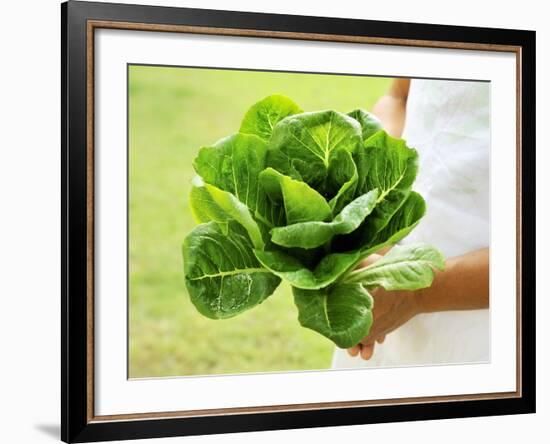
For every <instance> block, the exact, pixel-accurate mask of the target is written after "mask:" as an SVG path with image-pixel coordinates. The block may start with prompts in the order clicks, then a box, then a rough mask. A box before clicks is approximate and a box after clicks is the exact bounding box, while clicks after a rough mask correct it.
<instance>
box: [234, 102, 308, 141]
mask: <svg viewBox="0 0 550 444" xmlns="http://www.w3.org/2000/svg"><path fill="white" fill-rule="evenodd" d="M301 112H302V110H301V109H300V107H299V106H298V105H296V104H295V103H294V102H293V101H292V100H290V99H289V98H288V97H285V96H282V95H279V94H274V95H271V96H268V97H266V98H265V99H263V100H260V101H259V102H257V103H255V104H254V105H252V107H251V108H250V109H249V110H248V111H247V112H246V114H245V115H244V118H243V121H242V123H241V128H240V130H239V132H241V133H246V134H254V135H256V136H258V137H260V138H261V139H263V140H265V141H268V140H269V139H270V138H271V133H273V128H274V127H275V125H276V124H277V123H279V121H281V120H282V119H284V118H285V117H288V116H291V115H293V114H298V113H301Z"/></svg>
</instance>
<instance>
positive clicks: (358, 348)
mask: <svg viewBox="0 0 550 444" xmlns="http://www.w3.org/2000/svg"><path fill="white" fill-rule="evenodd" d="M360 351H361V346H360V345H359V344H357V345H354V346H353V347H351V348H348V354H349V355H350V356H351V357H353V358H354V357H355V356H357V355H358V354H359V352H360Z"/></svg>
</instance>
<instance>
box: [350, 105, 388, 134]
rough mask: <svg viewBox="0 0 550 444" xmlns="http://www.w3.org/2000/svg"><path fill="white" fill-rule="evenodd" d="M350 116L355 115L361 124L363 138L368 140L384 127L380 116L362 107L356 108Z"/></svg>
mask: <svg viewBox="0 0 550 444" xmlns="http://www.w3.org/2000/svg"><path fill="white" fill-rule="evenodd" d="M348 116H350V117H353V118H354V119H355V120H357V121H358V122H359V124H360V125H361V135H362V136H363V140H367V139H368V138H369V137H370V136H372V135H373V134H374V133H377V132H378V131H380V130H381V129H382V123H381V122H380V120H378V118H377V117H376V116H375V115H374V114H371V113H369V112H367V111H363V110H362V109H356V110H354V111H352V112H350V113H348Z"/></svg>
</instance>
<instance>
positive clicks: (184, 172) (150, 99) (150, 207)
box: [129, 66, 390, 378]
mask: <svg viewBox="0 0 550 444" xmlns="http://www.w3.org/2000/svg"><path fill="white" fill-rule="evenodd" d="M389 82H390V80H389V79H385V78H371V77H358V76H335V75H319V74H290V73H270V72H251V71H231V70H214V69H192V68H171V67H154V66H130V67H129V126H130V128H129V181H130V182H129V259H130V270H129V272H130V276H129V285H130V288H129V302H130V307H129V347H130V350H129V376H130V377H131V378H138V377H158V376H176V375H178V376H183V375H205V374H219V373H244V372H267V371H288V370H307V369H322V368H327V367H329V366H330V363H331V357H332V352H333V349H334V346H333V344H332V343H331V342H329V341H328V340H327V339H325V338H323V337H322V336H320V335H318V334H317V333H315V332H313V331H311V330H308V329H305V328H302V327H300V325H299V324H298V320H297V311H296V309H295V307H294V304H293V301H292V294H291V292H290V290H289V288H288V287H287V286H286V285H282V286H281V287H280V288H279V289H278V290H277V291H276V293H275V294H274V295H273V296H271V297H270V298H269V299H267V300H266V301H265V302H264V303H263V304H262V305H260V306H258V307H256V308H254V309H252V310H250V311H248V312H246V313H244V314H242V315H240V316H238V317H236V318H232V319H228V320H219V321H214V320H210V319H207V318H204V317H202V316H201V315H199V313H198V312H197V311H196V310H195V308H194V306H193V305H192V304H191V302H190V301H189V298H188V295H187V292H186V289H185V283H184V275H183V264H182V257H181V244H182V241H183V239H184V237H185V235H186V234H187V233H188V232H189V231H190V230H191V229H192V228H193V227H194V225H195V222H194V221H193V219H192V216H191V213H190V210H189V206H188V194H189V189H190V181H191V179H192V177H193V175H194V172H193V168H192V160H193V158H194V157H195V155H196V154H197V151H198V149H199V148H200V147H201V146H204V145H208V144H212V143H214V142H215V141H216V140H218V139H219V138H221V137H224V136H227V135H230V134H232V133H234V132H236V131H237V130H238V128H239V126H240V121H241V118H242V117H243V115H244V113H245V111H246V110H247V109H248V107H249V106H251V105H252V104H253V103H255V102H256V101H258V100H260V99H262V98H263V97H265V96H267V95H270V94H274V93H280V94H285V95H287V96H289V97H290V98H292V99H293V100H294V101H296V102H297V103H298V104H299V105H300V106H301V107H302V108H303V109H304V110H306V111H313V110H319V109H327V108H332V109H336V110H339V111H343V112H347V111H351V110H352V109H355V108H358V107H362V108H365V109H370V108H371V107H372V105H373V104H374V103H375V101H376V100H377V98H378V97H379V96H380V95H381V94H383V92H384V91H385V90H386V88H387V87H388V85H389Z"/></svg>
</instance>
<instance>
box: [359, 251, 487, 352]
mask: <svg viewBox="0 0 550 444" xmlns="http://www.w3.org/2000/svg"><path fill="white" fill-rule="evenodd" d="M380 257H381V256H378V255H372V256H369V257H368V258H367V260H365V261H364V262H363V263H361V264H360V265H359V266H360V267H365V266H367V265H370V264H371V263H373V262H375V261H376V260H378V259H379V258H380ZM372 295H373V298H374V309H373V318H374V321H373V323H372V327H371V330H370V332H369V334H368V335H367V336H366V337H365V338H363V340H361V342H360V343H359V344H357V345H356V346H354V347H351V348H349V349H348V353H349V354H350V355H351V356H357V355H359V354H360V355H361V357H362V358H363V359H370V358H371V357H372V355H373V353H374V345H375V343H376V342H378V343H379V344H381V343H382V342H383V341H384V339H385V338H386V335H387V334H388V333H391V332H392V331H394V330H395V329H397V328H399V327H400V326H402V325H403V324H404V323H405V322H407V321H409V320H410V319H411V318H413V317H414V316H416V315H417V314H420V313H435V312H440V311H449V310H479V309H484V308H488V307H489V249H488V248H482V249H481V250H476V251H471V252H469V253H466V254H464V255H462V256H456V257H453V258H450V259H448V260H447V261H446V265H445V271H438V272H436V275H435V279H434V281H433V283H432V285H431V287H428V288H425V289H422V290H416V291H385V290H384V289H382V288H378V289H376V290H374V291H373V292H372Z"/></svg>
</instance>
